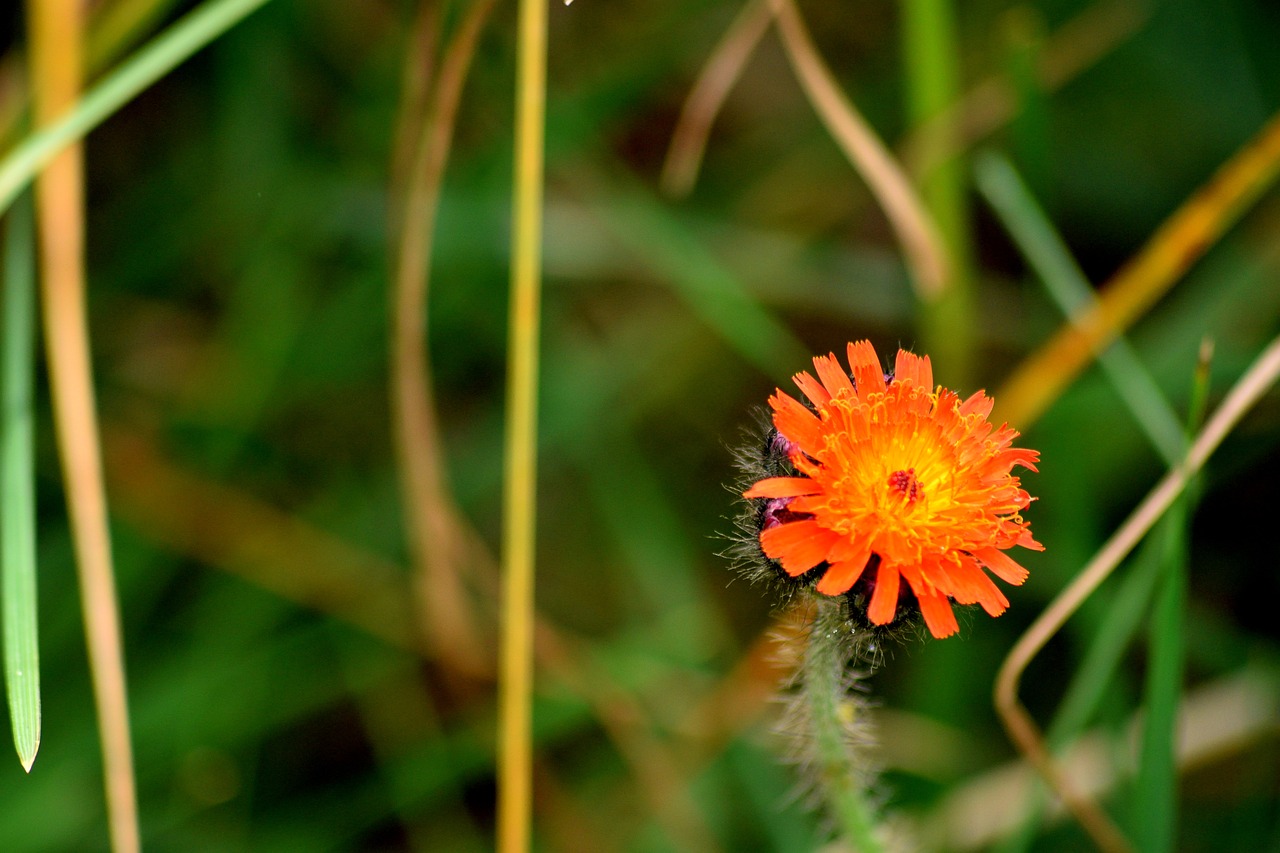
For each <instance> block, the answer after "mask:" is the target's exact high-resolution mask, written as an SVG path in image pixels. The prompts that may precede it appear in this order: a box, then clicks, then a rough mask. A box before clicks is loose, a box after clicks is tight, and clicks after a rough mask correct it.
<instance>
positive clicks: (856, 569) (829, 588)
mask: <svg viewBox="0 0 1280 853" xmlns="http://www.w3.org/2000/svg"><path fill="white" fill-rule="evenodd" d="M866 567H867V561H866V560H862V561H861V562H859V561H857V560H841V561H840V562H837V563H832V564H831V568H829V569H827V571H826V573H825V574H823V576H822V579H821V580H819V581H818V586H817V590H818V592H820V593H822V594H823V595H843V594H844V593H846V592H848V591H849V588H850V587H852V586H853V585H854V584H855V583H857V582H858V578H859V577H861V575H862V570H863V569H865V568H866Z"/></svg>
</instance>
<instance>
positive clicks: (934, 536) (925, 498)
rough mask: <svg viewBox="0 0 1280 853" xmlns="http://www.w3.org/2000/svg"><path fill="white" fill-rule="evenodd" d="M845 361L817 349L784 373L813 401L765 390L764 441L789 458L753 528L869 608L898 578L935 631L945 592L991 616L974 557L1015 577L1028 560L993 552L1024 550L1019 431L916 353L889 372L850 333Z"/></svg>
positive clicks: (984, 579)
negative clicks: (947, 383) (861, 596)
mask: <svg viewBox="0 0 1280 853" xmlns="http://www.w3.org/2000/svg"><path fill="white" fill-rule="evenodd" d="M848 357H849V368H850V372H849V373H846V372H845V371H844V369H843V368H842V367H841V366H840V364H839V362H838V361H837V360H836V357H835V355H826V356H818V357H816V358H814V360H813V365H814V367H815V368H816V372H817V374H818V378H817V379H815V378H814V377H813V376H812V375H810V374H809V373H799V374H797V375H796V376H795V383H796V385H797V386H798V387H799V388H800V390H801V391H803V392H804V395H805V396H806V397H807V398H808V399H809V403H810V404H811V405H809V406H806V405H805V404H803V403H801V402H799V401H798V400H796V399H795V398H794V397H791V396H790V395H788V394H786V393H785V392H783V391H782V390H781V389H779V390H778V392H777V393H776V394H774V395H773V396H772V397H770V398H769V405H770V407H771V408H772V409H773V424H774V427H775V428H776V430H777V433H776V435H775V436H773V437H772V438H771V439H770V444H771V446H772V447H774V448H776V449H780V450H781V451H782V452H783V453H784V454H785V456H786V457H787V459H788V461H789V465H790V468H791V469H792V470H790V471H787V472H785V473H784V475H782V476H768V477H765V478H764V479H761V480H759V481H758V482H756V483H755V484H754V485H752V486H751V487H750V488H749V489H747V490H746V492H745V493H744V497H747V498H752V499H757V504H758V510H757V515H756V517H757V518H758V520H759V527H760V533H759V542H760V547H761V549H762V550H763V551H764V553H765V555H766V556H767V557H769V559H771V560H775V561H777V563H778V564H779V565H780V566H781V568H782V570H783V571H784V572H785V573H786V574H787V575H789V576H791V577H800V576H801V575H806V574H808V573H810V572H811V571H813V572H814V573H815V574H817V575H819V578H818V581H817V591H818V592H820V593H823V594H825V595H843V594H845V593H849V592H851V591H852V590H854V588H855V584H857V585H858V588H859V589H861V590H869V594H870V604H869V605H868V607H867V618H868V619H869V620H870V621H871V622H872V623H873V624H876V625H887V624H888V623H890V622H892V621H893V619H894V617H895V615H896V614H897V610H898V604H899V594H900V590H902V588H903V587H902V583H901V581H902V579H904V578H905V579H906V588H907V589H909V590H910V592H911V593H912V594H913V595H914V596H915V599H916V602H917V603H918V604H919V607H920V613H921V614H922V615H923V616H924V621H925V624H926V625H927V626H928V628H929V631H930V632H931V633H932V634H933V635H934V636H935V637H947V636H950V635H951V634H954V633H955V632H956V630H957V625H956V619H955V615H954V613H953V612H952V610H951V604H950V601H949V600H948V599H951V600H954V601H955V602H956V603H958V604H980V605H982V607H983V609H985V610H986V611H987V612H988V613H989V614H991V615H992V616H999V615H1000V614H1001V613H1003V612H1004V610H1005V608H1007V607H1008V606H1009V602H1008V599H1006V598H1005V596H1004V593H1002V592H1001V591H1000V589H999V587H997V586H996V585H995V582H994V581H992V580H991V578H990V577H989V576H988V575H987V574H986V572H985V571H983V569H984V568H985V569H986V570H988V571H990V572H991V573H992V574H994V575H995V576H996V577H999V578H1000V579H1002V580H1004V581H1007V582H1008V583H1011V584H1014V585H1017V584H1021V583H1022V581H1023V580H1024V579H1025V578H1026V576H1027V571H1026V569H1024V568H1023V567H1022V566H1020V565H1018V563H1016V562H1014V560H1013V559H1011V558H1010V557H1009V556H1008V555H1006V554H1005V553H1004V552H1005V551H1006V550H1007V549H1009V548H1012V547H1013V546H1014V545H1020V546H1022V547H1024V548H1030V549H1034V550H1043V546H1041V545H1040V543H1038V542H1036V541H1035V540H1034V539H1032V538H1031V529H1030V525H1029V524H1028V523H1027V522H1025V521H1023V519H1022V516H1021V514H1020V513H1021V511H1022V510H1023V509H1026V507H1027V506H1028V505H1029V504H1030V503H1031V497H1030V496H1029V495H1028V494H1027V493H1026V492H1025V491H1023V490H1022V488H1021V486H1020V483H1019V480H1018V477H1016V476H1014V475H1013V474H1012V473H1010V472H1011V471H1012V469H1013V467H1014V466H1015V465H1020V466H1022V467H1023V468H1027V469H1029V470H1032V471H1034V470H1036V468H1035V463H1036V461H1037V460H1038V459H1039V454H1038V453H1037V452H1036V451H1034V450H1027V449H1024V448H1016V447H1012V446H1011V445H1012V443H1013V440H1014V439H1015V438H1017V437H1018V433H1017V432H1016V431H1015V430H1013V429H1010V428H1009V427H1008V426H1007V425H1004V426H1000V427H999V428H995V427H993V425H992V424H991V423H990V422H988V421H987V416H988V415H989V414H990V413H991V406H992V400H991V398H989V397H987V396H986V394H985V393H984V392H982V391H979V392H977V393H976V394H974V395H972V396H971V397H969V398H968V399H965V400H961V399H960V397H959V396H958V395H956V394H955V393H954V392H952V391H949V390H947V389H945V388H942V387H940V386H939V387H936V388H935V387H934V384H933V369H932V367H931V366H930V364H929V358H928V357H927V356H926V357H924V358H920V357H918V356H915V355H912V354H911V353H909V352H906V351H905V350H899V351H898V356H897V359H896V363H895V365H894V372H893V373H892V374H891V375H886V374H885V373H884V372H883V371H882V368H881V366H880V362H879V360H878V358H877V356H876V352H875V349H873V348H872V346H871V344H870V342H868V341H860V342H858V343H851V344H849V352H848Z"/></svg>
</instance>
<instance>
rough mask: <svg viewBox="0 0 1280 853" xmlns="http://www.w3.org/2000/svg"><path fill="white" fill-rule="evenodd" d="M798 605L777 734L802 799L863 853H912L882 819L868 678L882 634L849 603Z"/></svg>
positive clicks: (822, 600)
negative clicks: (855, 615)
mask: <svg viewBox="0 0 1280 853" xmlns="http://www.w3.org/2000/svg"><path fill="white" fill-rule="evenodd" d="M813 600H814V602H815V603H814V606H813V607H812V608H797V609H796V610H795V611H793V612H792V618H793V619H795V620H796V624H794V625H793V630H791V631H788V632H787V634H788V636H787V638H786V641H783V642H780V643H779V646H778V648H779V649H780V651H781V654H782V655H783V656H785V657H786V658H787V659H788V662H789V663H791V664H792V671H793V675H792V677H791V679H790V681H789V682H788V683H787V684H786V685H784V688H783V690H782V694H781V701H782V703H783V706H784V711H783V714H782V719H781V722H780V723H779V726H778V730H777V731H778V734H779V735H780V736H781V737H782V738H783V740H784V742H785V749H786V757H787V760H788V761H789V762H791V763H792V764H794V765H795V766H796V768H797V770H798V786H797V797H798V798H799V799H801V800H802V801H803V802H804V803H806V805H808V806H809V807H810V808H813V809H815V810H820V811H821V812H822V814H823V815H824V817H825V818H826V821H827V823H828V826H829V830H830V831H831V832H832V833H833V834H834V836H835V837H836V838H838V839H840V840H841V841H843V842H845V843H846V844H848V845H849V847H850V848H851V849H852V850H855V851H858V853H881V851H902V850H908V849H910V845H909V844H908V843H907V840H906V838H905V836H903V835H902V833H901V832H899V831H898V830H897V829H896V828H895V827H894V826H892V825H891V824H890V823H889V822H887V821H886V820H885V819H884V815H883V814H882V805H883V796H882V795H881V794H879V793H878V792H877V781H878V778H879V768H878V766H877V764H876V762H875V760H874V757H873V755H874V751H875V746H876V743H875V734H874V731H873V729H872V726H871V723H870V719H869V710H870V708H871V702H870V700H869V699H868V697H867V692H866V688H865V679H866V678H868V677H869V676H870V675H871V673H872V672H873V671H874V670H875V668H876V667H877V666H878V665H879V663H880V662H881V661H882V659H883V651H882V648H883V647H882V645H881V642H880V640H879V639H878V637H877V632H875V631H874V630H870V629H868V628H864V627H859V626H857V625H856V624H855V623H853V622H852V621H850V619H849V616H848V614H847V613H846V612H845V611H846V610H847V609H848V608H849V607H850V606H851V605H850V602H848V601H846V600H843V599H840V598H829V597H823V596H814V597H813Z"/></svg>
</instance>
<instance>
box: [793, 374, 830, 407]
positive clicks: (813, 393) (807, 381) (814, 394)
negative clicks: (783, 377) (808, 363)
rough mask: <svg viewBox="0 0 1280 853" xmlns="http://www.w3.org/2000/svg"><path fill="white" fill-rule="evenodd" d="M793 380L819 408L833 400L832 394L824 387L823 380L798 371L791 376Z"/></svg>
mask: <svg viewBox="0 0 1280 853" xmlns="http://www.w3.org/2000/svg"><path fill="white" fill-rule="evenodd" d="M791 380H792V381H793V382H795V383H796V387H797V388H799V389H800V390H801V391H803V392H804V395H805V396H806V397H808V398H809V402H811V403H813V404H814V405H815V406H817V407H818V408H819V409H821V408H822V407H823V406H825V405H826V404H827V403H830V402H831V394H829V393H828V392H827V389H826V388H823V387H822V383H821V382H819V381H818V380H816V379H814V378H813V377H812V376H810V375H809V374H807V373H797V374H796V375H795V376H793V377H791Z"/></svg>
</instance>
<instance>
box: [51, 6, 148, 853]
mask: <svg viewBox="0 0 1280 853" xmlns="http://www.w3.org/2000/svg"><path fill="white" fill-rule="evenodd" d="M27 8H28V20H29V31H30V34H31V79H32V89H33V92H34V96H35V97H34V104H35V116H36V122H37V124H38V125H41V126H43V125H47V124H49V123H50V122H51V121H52V120H53V119H54V118H56V117H58V116H60V115H61V114H62V113H63V112H65V111H66V110H68V109H69V108H70V107H71V106H72V105H73V104H75V102H76V98H77V97H78V95H79V90H80V75H81V66H82V60H81V38H82V36H83V30H84V26H83V25H84V22H83V18H82V14H83V10H84V4H83V3H81V2H80V0H40V2H30V3H28V4H27ZM36 206H37V215H38V221H39V226H40V266H41V273H42V276H41V278H42V286H43V300H44V322H45V346H46V349H47V353H48V367H49V385H50V391H51V394H52V397H53V416H54V426H55V429H56V431H57V436H58V447H59V450H60V453H61V456H62V469H63V479H64V481H65V490H66V497H67V512H68V516H69V518H70V523H71V531H72V536H73V539H74V540H75V551H76V568H77V571H78V573H79V580H80V593H81V596H80V598H81V604H82V607H83V611H84V626H85V640H86V643H87V644H88V652H89V669H90V672H91V674H92V676H93V691H94V700H95V702H96V704H97V710H98V730H99V737H100V739H101V742H102V760H103V772H104V774H105V779H106V794H107V820H108V824H109V826H110V832H111V847H112V850H114V851H116V853H134V851H137V850H138V849H139V835H138V809H137V795H136V793H135V788H134V779H133V751H132V746H131V744H130V742H129V710H128V701H127V695H126V690H125V676H124V650H123V648H122V644H121V641H120V615H119V608H118V605H117V603H116V592H115V579H114V576H113V571H112V566H111V540H110V534H109V532H108V529H107V502H106V490H105V487H104V486H103V481H102V452H101V448H100V447H99V442H98V427H97V414H96V411H95V403H94V395H93V377H92V369H91V366H90V357H89V326H88V318H87V315H86V307H85V273H84V156H83V149H82V147H81V145H80V144H79V143H76V144H72V145H70V146H68V147H67V148H66V149H65V150H63V151H62V152H61V153H59V154H58V155H57V156H56V157H54V158H53V159H51V160H50V161H49V162H48V165H46V166H45V168H44V171H43V173H41V175H40V177H39V179H38V180H37V182H36Z"/></svg>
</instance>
